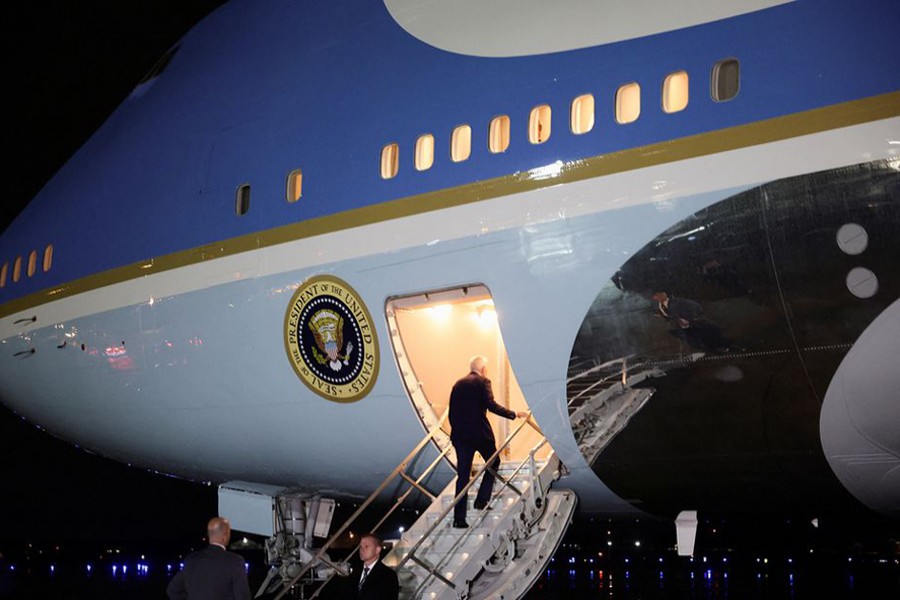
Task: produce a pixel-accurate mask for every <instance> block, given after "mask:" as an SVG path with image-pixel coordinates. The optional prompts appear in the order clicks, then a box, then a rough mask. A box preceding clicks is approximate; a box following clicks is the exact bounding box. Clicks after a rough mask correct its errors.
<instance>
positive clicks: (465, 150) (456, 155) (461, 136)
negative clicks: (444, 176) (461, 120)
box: [450, 125, 472, 162]
mask: <svg viewBox="0 0 900 600" xmlns="http://www.w3.org/2000/svg"><path fill="white" fill-rule="evenodd" d="M471 154H472V128H471V127H469V126H468V125H460V126H459V127H457V128H456V129H454V130H453V135H452V137H451V138H450V159H451V160H452V161H453V162H462V161H464V160H467V159H468V158H469V156H470V155H471Z"/></svg>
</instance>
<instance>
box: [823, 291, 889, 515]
mask: <svg viewBox="0 0 900 600" xmlns="http://www.w3.org/2000/svg"><path fill="white" fill-rule="evenodd" d="M819 435H820V436H821V440H822V448H823V450H824V451H825V457H826V458H827V459H828V463H829V464H830V465H831V469H832V471H834V474H835V475H837V477H838V479H839V480H840V481H841V483H842V484H843V485H844V487H845V488H847V490H849V491H850V492H851V493H852V494H853V495H854V496H856V498H857V499H858V500H860V501H861V502H862V503H863V504H865V505H867V506H868V507H869V508H872V509H874V510H877V511H878V512H881V513H884V514H887V515H891V516H894V517H898V516H900V300H897V301H895V302H894V303H893V304H891V305H890V306H888V307H887V308H886V309H885V310H884V312H882V313H881V314H880V315H878V317H877V318H876V319H875V320H874V321H872V323H871V324H870V325H869V327H868V328H866V330H865V331H863V333H862V335H860V336H859V339H858V340H857V341H856V343H855V344H854V345H853V348H851V349H850V351H849V352H848V353H847V356H846V357H844V360H843V361H842V362H841V365H840V366H839V367H838V369H837V371H836V372H835V375H834V377H833V378H832V380H831V383H830V384H829V386H828V391H827V392H826V393H825V401H824V403H823V404H822V414H821V416H820V419H819Z"/></svg>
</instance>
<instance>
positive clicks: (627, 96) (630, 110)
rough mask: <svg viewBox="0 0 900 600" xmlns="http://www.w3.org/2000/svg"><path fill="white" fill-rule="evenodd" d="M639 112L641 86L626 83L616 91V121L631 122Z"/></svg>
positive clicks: (635, 119)
mask: <svg viewBox="0 0 900 600" xmlns="http://www.w3.org/2000/svg"><path fill="white" fill-rule="evenodd" d="M640 114H641V86H639V85H638V84H637V83H627V84H625V85H623V86H622V87H620V88H619V90H618V91H617V92H616V121H617V122H618V123H621V124H625V123H633V122H635V121H637V118H638V117H639V116H640Z"/></svg>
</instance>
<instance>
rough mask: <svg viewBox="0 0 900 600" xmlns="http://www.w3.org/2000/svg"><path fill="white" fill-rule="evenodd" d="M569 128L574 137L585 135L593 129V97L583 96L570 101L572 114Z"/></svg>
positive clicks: (591, 95)
mask: <svg viewBox="0 0 900 600" xmlns="http://www.w3.org/2000/svg"><path fill="white" fill-rule="evenodd" d="M569 128H570V129H571V130H572V133H574V134H575V135H581V134H582V133H587V132H588V131H590V130H591V129H593V128H594V95H593V94H584V95H582V96H578V97H577V98H575V99H574V100H572V114H571V115H570V119H569Z"/></svg>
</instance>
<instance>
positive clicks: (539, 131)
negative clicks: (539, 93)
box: [528, 104, 550, 144]
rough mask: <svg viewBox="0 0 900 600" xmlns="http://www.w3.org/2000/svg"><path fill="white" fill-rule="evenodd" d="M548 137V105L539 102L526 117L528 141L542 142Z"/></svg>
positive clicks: (533, 142)
mask: <svg viewBox="0 0 900 600" xmlns="http://www.w3.org/2000/svg"><path fill="white" fill-rule="evenodd" d="M548 139H550V106H549V105H548V104H541V105H540V106H535V107H534V108H532V109H531V117H529V119H528V141H529V142H531V143H532V144H543V143H544V142H546V141H547V140H548Z"/></svg>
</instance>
